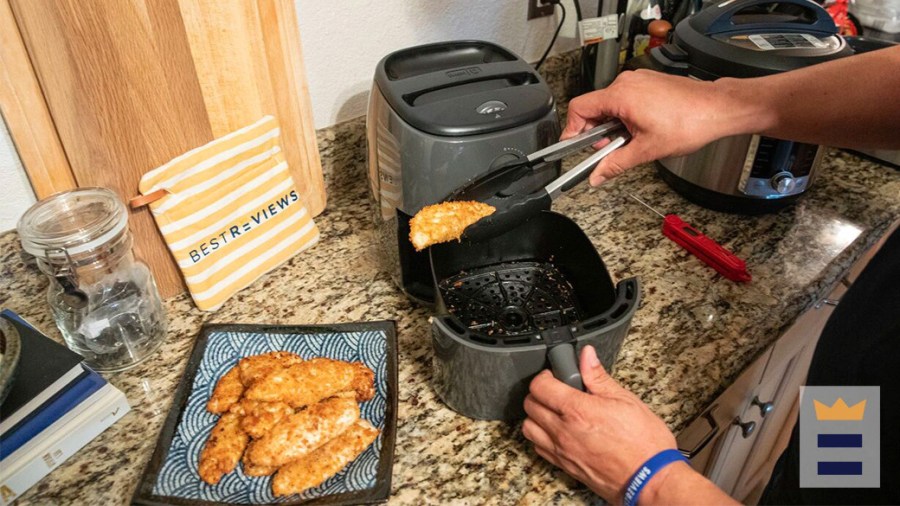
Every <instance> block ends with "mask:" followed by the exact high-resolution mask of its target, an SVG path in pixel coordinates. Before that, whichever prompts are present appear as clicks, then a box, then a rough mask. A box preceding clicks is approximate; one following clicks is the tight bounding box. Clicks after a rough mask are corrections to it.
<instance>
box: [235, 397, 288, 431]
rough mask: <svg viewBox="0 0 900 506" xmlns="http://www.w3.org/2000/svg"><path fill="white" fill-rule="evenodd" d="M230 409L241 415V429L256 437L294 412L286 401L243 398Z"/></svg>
mask: <svg viewBox="0 0 900 506" xmlns="http://www.w3.org/2000/svg"><path fill="white" fill-rule="evenodd" d="M229 411H231V412H234V413H237V414H239V415H240V416H241V429H243V430H244V432H246V433H247V434H249V435H250V437H252V438H254V439H257V438H261V437H263V436H264V435H266V433H267V432H269V431H270V430H272V427H274V426H275V424H277V423H278V422H280V421H281V420H284V419H285V418H287V417H288V416H290V415H292V414H294V408H292V407H291V406H290V405H289V404H287V403H285V402H261V401H254V400H250V399H241V401H240V402H238V403H237V404H235V405H233V406H231V409H230V410H229Z"/></svg>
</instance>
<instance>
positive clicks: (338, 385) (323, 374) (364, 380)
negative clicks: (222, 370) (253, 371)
mask: <svg viewBox="0 0 900 506" xmlns="http://www.w3.org/2000/svg"><path fill="white" fill-rule="evenodd" d="M374 381H375V374H374V373H373V372H372V371H371V369H369V368H368V367H366V366H365V365H363V364H361V363H350V362H342V361H340V360H332V359H329V358H314V359H312V360H308V361H305V362H301V363H299V364H295V365H292V366H290V367H287V368H284V369H278V370H276V371H274V372H272V373H271V374H269V375H268V376H266V377H265V378H262V379H260V380H259V381H257V382H256V383H254V384H253V385H252V386H251V387H250V388H248V389H247V391H246V392H245V394H244V395H245V397H246V398H247V399H250V400H254V401H262V402H286V403H288V404H290V405H291V406H292V407H294V408H301V407H303V406H309V405H311V404H315V403H317V402H319V401H321V400H322V399H327V398H328V397H331V396H333V395H336V394H338V393H340V392H347V391H355V392H356V395H357V397H358V398H359V399H361V400H367V399H370V398H371V397H372V395H374Z"/></svg>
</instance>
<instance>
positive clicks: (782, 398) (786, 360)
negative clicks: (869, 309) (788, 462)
mask: <svg viewBox="0 0 900 506" xmlns="http://www.w3.org/2000/svg"><path fill="white" fill-rule="evenodd" d="M845 291H846V288H844V286H843V285H838V286H837V288H835V289H834V290H833V291H832V292H831V294H830V295H829V296H828V297H827V300H830V301H837V300H840V298H841V297H842V296H843V295H844V292H845ZM833 309H834V306H832V305H831V304H827V303H824V302H820V303H819V304H818V305H816V306H815V307H814V308H813V309H810V310H808V311H807V312H805V313H803V314H802V315H801V316H800V317H799V318H798V319H797V321H796V322H795V323H794V325H792V326H791V327H790V328H789V329H788V330H787V331H786V332H785V333H784V335H783V336H782V337H781V339H779V340H778V341H777V342H776V343H775V345H774V346H773V348H772V356H771V358H770V359H769V363H768V364H767V365H766V369H765V372H764V373H763V378H762V381H760V384H759V387H758V389H757V392H756V395H755V399H756V401H757V402H756V404H753V405H751V406H749V407H748V410H747V411H748V416H750V417H753V418H754V419H756V420H759V427H758V433H759V434H758V436H757V437H756V440H755V441H754V444H753V448H752V449H751V451H750V452H749V453H748V455H747V459H746V461H745V462H744V463H743V466H742V469H741V470H740V472H739V476H737V477H736V480H735V482H734V487H733V489H732V490H731V492H730V493H731V495H732V497H734V498H735V499H737V500H738V501H741V502H742V503H745V504H755V503H756V502H757V501H758V500H759V497H760V495H761V494H762V492H763V490H764V489H765V487H766V484H767V483H768V482H769V477H770V476H771V474H772V469H773V468H774V466H775V463H776V462H777V460H778V458H779V457H780V456H781V453H782V452H783V451H784V449H785V447H786V446H787V443H788V441H789V439H790V433H791V431H792V430H793V427H794V424H795V423H796V421H797V409H796V405H797V403H798V401H799V398H800V386H801V385H803V383H804V382H805V380H806V374H807V372H808V371H809V364H810V362H811V361H812V357H813V353H814V352H815V349H816V343H818V341H819V335H821V333H822V329H823V328H824V327H825V324H826V323H827V321H828V318H829V317H830V316H831V313H832V311H833ZM751 402H752V401H751ZM769 403H771V408H770V409H763V407H762V406H764V405H766V404H769Z"/></svg>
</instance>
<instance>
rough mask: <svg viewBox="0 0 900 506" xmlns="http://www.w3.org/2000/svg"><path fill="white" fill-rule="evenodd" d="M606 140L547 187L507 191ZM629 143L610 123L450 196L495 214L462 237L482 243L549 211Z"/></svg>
mask: <svg viewBox="0 0 900 506" xmlns="http://www.w3.org/2000/svg"><path fill="white" fill-rule="evenodd" d="M605 137H609V138H610V142H609V144H607V145H606V146H604V147H603V148H601V149H599V150H597V151H596V152H595V153H593V154H591V155H590V156H588V157H587V158H585V159H584V160H582V161H581V162H580V163H579V164H578V165H576V166H575V167H573V168H572V169H571V170H569V171H568V172H566V173H565V174H563V175H561V176H560V177H558V178H556V179H554V180H553V181H551V182H550V183H549V184H548V185H547V186H545V187H543V188H541V189H539V190H537V191H534V192H532V193H516V192H514V191H512V190H510V189H511V188H512V187H514V185H515V183H516V182H518V181H519V180H521V179H522V178H523V177H525V176H528V175H529V174H532V173H533V172H534V171H536V170H538V169H540V168H541V167H542V166H544V165H546V164H548V163H553V162H556V161H558V160H561V159H562V158H564V157H566V156H568V155H570V154H572V153H576V152H578V151H580V150H582V149H584V148H585V147H587V146H590V145H592V144H594V143H596V142H598V141H600V140H601V139H603V138H605ZM630 139H631V136H630V135H629V133H628V130H626V129H625V125H623V124H622V122H621V121H619V120H613V121H609V122H607V123H604V124H602V125H599V126H597V127H594V128H592V129H590V130H588V131H587V132H584V133H581V134H579V135H577V136H575V137H572V138H571V139H566V140H564V141H562V142H557V143H556V144H553V145H550V146H547V147H546V148H544V149H541V150H539V151H535V152H534V153H532V154H530V155H528V157H527V158H525V160H517V161H515V162H512V163H510V164H507V165H504V166H502V167H500V168H498V169H496V170H494V171H491V172H490V173H488V174H485V175H484V176H481V177H479V178H476V179H474V180H472V181H471V182H469V183H468V184H466V185H465V186H463V187H462V188H460V189H459V190H457V191H455V192H454V193H453V194H452V195H450V198H449V200H477V201H479V202H484V203H485V204H490V205H491V206H494V207H495V208H496V209H497V210H496V211H495V212H494V214H492V215H490V216H487V217H485V218H482V219H481V220H479V221H478V222H476V223H475V224H473V225H471V226H469V227H468V228H466V230H465V232H464V233H463V237H464V238H466V239H468V240H470V241H475V242H478V241H482V240H484V239H487V238H489V237H492V236H495V235H497V234H500V233H503V232H505V231H507V230H510V229H512V228H514V227H516V226H517V225H519V224H520V223H522V222H524V221H526V220H527V219H528V218H530V217H531V216H534V215H535V214H536V213H539V212H541V211H543V210H545V209H549V208H550V204H551V203H552V202H553V201H554V200H556V198H557V197H559V196H560V195H562V194H563V193H565V192H567V191H569V190H570V189H572V188H573V187H575V186H576V185H577V184H578V183H580V182H582V181H584V180H585V179H586V178H587V176H588V175H589V174H590V173H591V171H592V170H593V169H594V167H596V165H597V164H598V163H600V160H602V159H603V158H605V157H606V156H607V155H609V154H610V153H612V152H613V151H615V150H617V149H619V148H620V147H622V146H624V145H625V144H626V143H627V142H628V141H629V140H630Z"/></svg>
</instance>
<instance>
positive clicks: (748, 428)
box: [734, 418, 756, 439]
mask: <svg viewBox="0 0 900 506" xmlns="http://www.w3.org/2000/svg"><path fill="white" fill-rule="evenodd" d="M734 425H737V426H738V427H740V428H741V436H743V437H744V439H747V438H748V437H750V436H752V435H753V432H754V431H756V422H752V421H751V422H742V421H741V419H740V418H735V419H734Z"/></svg>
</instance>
